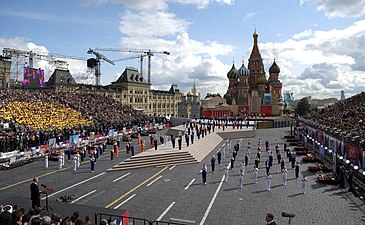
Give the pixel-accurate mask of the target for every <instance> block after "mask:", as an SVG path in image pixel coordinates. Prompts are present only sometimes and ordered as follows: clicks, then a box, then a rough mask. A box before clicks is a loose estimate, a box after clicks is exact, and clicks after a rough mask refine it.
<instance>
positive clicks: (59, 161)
mask: <svg viewBox="0 0 365 225" xmlns="http://www.w3.org/2000/svg"><path fill="white" fill-rule="evenodd" d="M58 168H59V169H62V154H60V155H59V156H58Z"/></svg>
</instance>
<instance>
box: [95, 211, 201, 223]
mask: <svg viewBox="0 0 365 225" xmlns="http://www.w3.org/2000/svg"><path fill="white" fill-rule="evenodd" d="M94 217H95V225H99V224H100V222H101V221H102V220H103V219H105V220H107V222H108V224H111V223H112V222H114V223H115V225H187V224H195V221H190V220H179V219H174V218H171V219H170V221H169V222H167V221H156V220H155V221H152V220H147V219H143V218H136V217H130V216H122V215H114V214H107V213H95V215H94Z"/></svg>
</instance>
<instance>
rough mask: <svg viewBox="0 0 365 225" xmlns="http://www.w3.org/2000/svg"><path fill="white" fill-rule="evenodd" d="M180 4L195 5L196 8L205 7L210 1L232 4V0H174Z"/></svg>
mask: <svg viewBox="0 0 365 225" xmlns="http://www.w3.org/2000/svg"><path fill="white" fill-rule="evenodd" d="M175 1H176V2H178V3H181V4H190V5H195V6H196V7H197V8H198V9H203V8H206V7H207V6H208V5H209V4H210V3H212V2H217V3H219V4H222V5H233V4H234V0H175Z"/></svg>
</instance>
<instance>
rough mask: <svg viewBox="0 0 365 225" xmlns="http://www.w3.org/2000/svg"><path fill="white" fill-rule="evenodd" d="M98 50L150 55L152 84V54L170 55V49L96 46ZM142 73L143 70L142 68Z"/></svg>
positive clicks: (149, 72) (149, 63)
mask: <svg viewBox="0 0 365 225" xmlns="http://www.w3.org/2000/svg"><path fill="white" fill-rule="evenodd" d="M95 50H96V51H109V52H135V53H143V54H146V55H147V56H148V70H147V73H148V83H149V84H151V56H154V54H165V55H170V52H168V51H160V50H151V49H138V48H95ZM141 73H142V70H141Z"/></svg>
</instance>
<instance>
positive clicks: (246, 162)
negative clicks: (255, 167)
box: [245, 152, 249, 166]
mask: <svg viewBox="0 0 365 225" xmlns="http://www.w3.org/2000/svg"><path fill="white" fill-rule="evenodd" d="M248 158H249V154H248V152H247V153H246V155H245V166H247V165H248Z"/></svg>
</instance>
